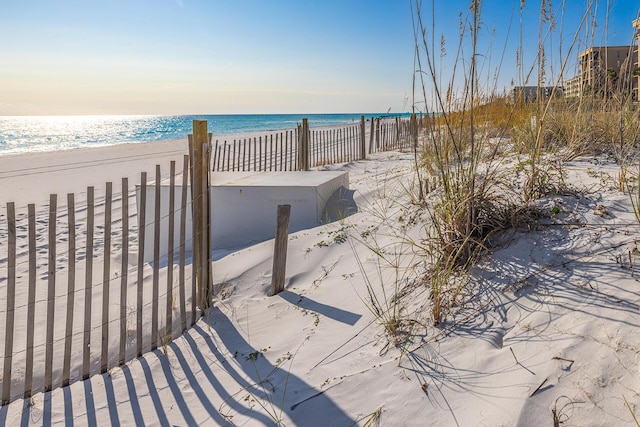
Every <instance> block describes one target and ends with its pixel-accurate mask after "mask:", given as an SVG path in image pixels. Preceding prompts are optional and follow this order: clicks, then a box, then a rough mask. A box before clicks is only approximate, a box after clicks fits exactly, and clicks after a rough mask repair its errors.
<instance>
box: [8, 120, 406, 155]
mask: <svg viewBox="0 0 640 427" xmlns="http://www.w3.org/2000/svg"><path fill="white" fill-rule="evenodd" d="M362 115H364V116H365V117H366V118H367V119H369V118H371V117H380V116H382V115H385V116H386V115H387V114H373V113H368V114H306V115H305V114H236V115H194V116H11V117H9V116H4V117H3V116H0V155H2V154H9V153H28V152H36V151H57V150H66V149H72V148H81V147H91V146H104V145H116V144H122V143H130V142H153V141H165V140H171V139H183V138H186V136H187V135H188V134H189V133H191V132H192V122H193V120H207V121H208V127H209V132H212V133H213V134H214V135H221V136H222V135H231V134H238V133H246V132H259V131H265V132H266V131H271V130H281V129H294V128H295V127H296V125H297V124H298V123H301V122H302V118H303V117H307V118H308V119H309V126H310V127H312V128H314V127H320V126H329V125H337V124H342V123H345V124H346V123H352V122H354V121H355V122H357V121H358V120H360V116H362ZM398 115H399V116H403V117H405V116H408V115H407V114H391V116H398Z"/></svg>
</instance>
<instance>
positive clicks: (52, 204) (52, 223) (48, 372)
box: [44, 194, 58, 392]
mask: <svg viewBox="0 0 640 427" xmlns="http://www.w3.org/2000/svg"><path fill="white" fill-rule="evenodd" d="M57 211H58V196H57V195H56V194H51V195H50V196H49V224H48V225H49V248H48V250H49V259H48V264H49V265H48V269H47V270H48V273H47V285H48V286H47V337H46V341H45V343H46V344H45V359H44V391H45V392H48V391H51V387H52V384H53V325H54V321H55V319H54V315H55V309H54V308H55V307H54V304H55V300H56V225H57V220H58V215H57Z"/></svg>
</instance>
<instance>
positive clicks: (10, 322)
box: [2, 202, 16, 405]
mask: <svg viewBox="0 0 640 427" xmlns="http://www.w3.org/2000/svg"><path fill="white" fill-rule="evenodd" d="M7 225H8V242H7V261H8V264H7V300H6V301H7V317H6V321H5V325H6V326H5V330H6V334H5V337H4V366H3V370H2V404H3V405H5V404H7V403H9V402H10V401H11V363H12V361H13V328H14V322H15V307H16V207H15V204H14V203H13V202H9V203H7Z"/></svg>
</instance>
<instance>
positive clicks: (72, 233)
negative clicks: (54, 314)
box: [62, 193, 76, 387]
mask: <svg viewBox="0 0 640 427" xmlns="http://www.w3.org/2000/svg"><path fill="white" fill-rule="evenodd" d="M74 199H75V196H74V194H73V193H68V194H67V229H68V238H69V255H68V256H69V259H68V262H67V265H68V268H69V275H68V277H67V307H66V308H67V319H66V325H65V326H66V327H65V334H64V356H63V357H64V358H63V361H62V387H66V386H68V385H69V381H70V376H71V343H72V341H73V313H74V311H75V310H74V308H75V294H76V207H75V200H74Z"/></svg>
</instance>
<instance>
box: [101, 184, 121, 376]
mask: <svg viewBox="0 0 640 427" xmlns="http://www.w3.org/2000/svg"><path fill="white" fill-rule="evenodd" d="M106 186H107V188H106V193H105V196H104V240H103V243H104V258H103V259H104V261H103V264H104V265H103V270H102V342H101V346H100V350H101V356H100V372H102V373H105V372H107V371H108V370H109V291H110V288H111V204H112V200H113V185H112V183H111V182H107V184H106ZM123 197H126V196H124V195H123Z"/></svg>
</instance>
